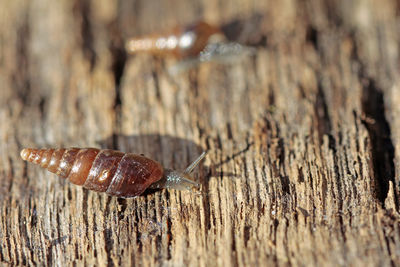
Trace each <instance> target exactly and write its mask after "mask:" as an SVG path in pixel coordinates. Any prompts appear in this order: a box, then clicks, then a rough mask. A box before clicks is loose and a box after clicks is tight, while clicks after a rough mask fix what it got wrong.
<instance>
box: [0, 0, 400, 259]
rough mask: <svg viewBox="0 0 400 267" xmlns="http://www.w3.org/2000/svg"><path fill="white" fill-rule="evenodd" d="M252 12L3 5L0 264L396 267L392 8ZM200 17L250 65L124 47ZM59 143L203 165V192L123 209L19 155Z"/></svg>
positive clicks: (314, 4)
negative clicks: (182, 63) (251, 50)
mask: <svg viewBox="0 0 400 267" xmlns="http://www.w3.org/2000/svg"><path fill="white" fill-rule="evenodd" d="M258 2H262V1H255V2H254V3H252V2H251V1H246V0H242V1H231V2H225V1H214V0H209V1H203V2H202V1H183V0H182V1H181V0H176V1H173V2H172V3H171V1H164V2H163V1H161V2H160V1H108V0H101V1H94V0H76V1H68V0H62V1H49V0H33V1H31V0H14V1H8V0H1V1H0V3H1V4H0V13H1V15H0V21H1V23H0V47H1V49H0V53H1V54H0V64H1V65H0V66H1V67H0V85H1V89H0V150H1V151H0V181H1V182H0V214H1V216H0V240H1V242H0V262H1V263H2V264H7V263H8V264H10V265H51V266H52V265H58V266H66V265H83V264H85V265H96V266H102V265H110V266H119V265H124V266H126V265H140V266H142V265H143V266H148V265H151V266H154V265H157V266H159V265H162V266H187V265H189V266H198V265H199V266H228V265H240V266H255V265H296V266H297V265H300V266H309V265H318V266H324V265H326V266H337V265H346V266H348V265H353V266H393V265H398V264H400V224H399V222H400V216H399V213H398V211H399V204H400V188H399V185H400V176H399V173H400V119H399V118H400V116H399V115H400V81H399V79H398V77H397V76H398V72H399V62H400V61H399V60H400V58H399V45H398V44H399V34H398V33H399V25H400V24H399V22H400V21H399V16H398V13H399V4H398V2H397V1H394V0H393V1H391V0H384V1H378V0H369V1H361V0H358V1H356V0H355V1H347V0H342V1H333V0H326V1H322V0H310V1H292V0H287V1H273V2H272V1H270V2H265V3H258ZM200 18H202V19H206V20H207V21H209V22H210V23H216V24H220V25H224V29H225V30H227V31H229V30H230V31H231V32H230V33H229V34H230V36H231V37H232V38H237V39H239V40H240V41H242V42H245V43H251V44H253V45H255V46H256V47H257V53H256V55H254V56H250V57H247V58H244V59H243V60H242V61H240V62H236V63H234V64H231V65H221V64H215V63H205V64H202V65H200V66H198V67H197V68H194V69H192V70H189V71H188V72H185V73H182V74H179V75H176V76H173V75H170V74H169V73H168V71H167V69H168V67H170V66H171V65H173V64H174V63H175V62H174V61H173V60H172V59H167V60H162V59H158V58H154V57H152V56H149V55H136V56H131V57H128V56H127V55H126V54H125V53H124V52H123V49H122V48H123V40H125V39H126V38H128V37H129V36H133V35H138V34H145V33H149V32H153V31H158V30H162V29H165V28H168V27H172V26H174V25H175V24H186V23H190V22H192V21H194V20H197V19H200ZM237 30H240V31H241V32H236V31H237ZM232 31H233V33H232ZM238 36H239V37H238ZM59 146H66V147H70V146H80V147H87V146H97V147H108V148H114V149H119V150H122V151H127V152H134V153H143V154H145V155H146V156H148V157H150V158H153V159H156V160H158V161H160V162H161V163H162V164H163V165H164V166H166V167H171V168H176V169H183V168H184V167H186V165H187V164H189V163H190V162H191V160H193V159H194V158H195V157H196V156H198V155H199V153H201V151H203V150H207V151H208V152H209V153H208V157H207V158H206V160H205V162H204V164H203V165H202V166H201V167H200V168H199V169H198V170H197V172H196V175H195V177H196V179H197V180H198V181H199V182H200V183H201V184H202V190H201V191H199V192H190V191H174V190H162V191H157V192H151V193H148V194H146V195H144V196H142V197H138V198H135V199H117V198H112V197H109V196H107V195H105V194H98V193H95V192H89V191H86V190H84V189H82V188H80V187H77V186H74V185H72V184H69V183H66V182H65V181H62V180H61V179H59V178H57V177H55V175H53V174H51V173H47V172H45V171H44V170H42V169H40V168H38V167H37V166H34V165H29V164H26V163H25V162H23V161H22V160H21V159H20V158H19V151H20V149H22V148H23V147H59Z"/></svg>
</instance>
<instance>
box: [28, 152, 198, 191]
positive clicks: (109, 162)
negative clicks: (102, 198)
mask: <svg viewBox="0 0 400 267" xmlns="http://www.w3.org/2000/svg"><path fill="white" fill-rule="evenodd" d="M204 157H205V153H203V154H201V155H200V157H199V158H197V159H196V160H195V161H194V162H193V163H192V164H191V165H190V166H189V167H188V168H187V169H186V170H185V171H183V172H179V171H175V170H170V169H164V168H163V167H162V166H161V164H160V163H158V162H157V161H154V160H152V159H149V158H146V157H144V156H141V155H136V154H131V153H123V152H121V151H116V150H110V149H97V148H68V149H65V148H59V149H33V148H25V149H23V150H22V151H21V158H22V159H23V160H26V161H29V162H32V163H35V164H37V165H40V166H41V167H42V168H45V169H47V170H48V171H50V172H53V173H55V174H57V175H59V176H60V177H62V178H66V179H68V180H69V181H70V182H71V183H73V184H76V185H80V186H83V187H84V188H86V189H90V190H94V191H98V192H106V193H107V194H109V195H112V196H117V197H124V198H128V197H136V196H139V195H140V194H142V193H143V192H144V191H145V190H146V189H147V188H174V189H180V190H182V189H188V188H192V187H194V186H199V185H198V184H197V183H196V182H194V181H192V180H191V177H190V175H189V174H190V172H191V171H192V170H193V169H194V168H195V167H196V166H197V165H198V163H199V162H200V161H201V160H202V159H203V158H204Z"/></svg>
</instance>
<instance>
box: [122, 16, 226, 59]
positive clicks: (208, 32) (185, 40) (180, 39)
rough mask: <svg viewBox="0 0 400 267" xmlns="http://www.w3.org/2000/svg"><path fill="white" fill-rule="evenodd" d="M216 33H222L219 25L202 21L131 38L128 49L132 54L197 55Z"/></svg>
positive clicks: (127, 45) (179, 56)
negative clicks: (163, 31)
mask: <svg viewBox="0 0 400 267" xmlns="http://www.w3.org/2000/svg"><path fill="white" fill-rule="evenodd" d="M216 34H221V31H220V29H219V28H218V27H216V26H212V25H210V24H208V23H206V22H203V21H200V22H197V23H195V24H192V25H190V26H188V27H176V28H175V29H173V30H172V31H170V33H168V34H153V35H148V36H142V37H137V38H131V39H129V40H128V41H127V42H126V50H127V52H128V53H130V54H134V53H138V52H147V53H150V54H154V55H159V56H166V55H172V56H175V57H177V58H187V57H195V56H197V55H198V54H199V53H200V52H201V51H203V49H204V48H205V47H206V45H207V44H208V42H209V39H210V37H211V36H213V35H216Z"/></svg>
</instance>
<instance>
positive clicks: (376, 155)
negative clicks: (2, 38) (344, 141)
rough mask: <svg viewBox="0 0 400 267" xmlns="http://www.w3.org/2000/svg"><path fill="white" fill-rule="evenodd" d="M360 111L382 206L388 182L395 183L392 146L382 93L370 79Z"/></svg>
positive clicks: (364, 91) (364, 90)
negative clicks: (362, 115) (363, 115)
mask: <svg viewBox="0 0 400 267" xmlns="http://www.w3.org/2000/svg"><path fill="white" fill-rule="evenodd" d="M362 109H363V112H364V114H365V119H363V120H362V121H363V123H364V125H365V127H366V128H367V130H368V133H369V136H370V139H371V153H372V162H373V171H374V178H375V180H376V181H377V185H378V192H377V198H378V199H379V201H380V202H381V204H382V206H384V205H385V199H386V197H387V194H388V191H389V181H392V182H393V183H395V181H394V175H395V167H394V146H393V143H392V140H391V130H390V125H389V123H388V121H387V120H386V117H385V104H384V100H383V93H382V90H381V89H379V88H378V87H377V85H376V83H375V81H374V80H372V79H367V80H366V81H365V85H364V89H363V95H362ZM396 207H398V203H396Z"/></svg>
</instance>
